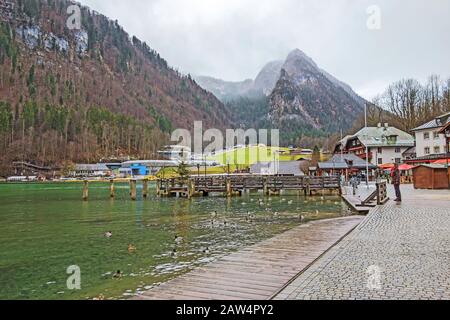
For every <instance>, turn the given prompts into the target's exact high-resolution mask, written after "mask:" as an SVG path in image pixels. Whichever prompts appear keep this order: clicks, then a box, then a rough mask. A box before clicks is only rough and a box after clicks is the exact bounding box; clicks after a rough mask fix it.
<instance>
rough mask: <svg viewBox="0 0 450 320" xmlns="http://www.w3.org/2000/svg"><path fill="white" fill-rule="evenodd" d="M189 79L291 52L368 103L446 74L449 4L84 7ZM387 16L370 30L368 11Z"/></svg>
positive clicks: (449, 69) (113, 0) (384, 0)
mask: <svg viewBox="0 0 450 320" xmlns="http://www.w3.org/2000/svg"><path fill="white" fill-rule="evenodd" d="M82 3H83V4H86V5H88V6H90V7H91V8H92V9H94V10H97V11H99V12H100V13H103V14H105V15H107V16H108V17H110V18H111V19H118V20H119V23H120V24H121V25H123V26H124V28H125V30H127V31H128V32H129V33H130V34H132V35H136V36H137V37H138V38H140V39H141V40H144V41H147V43H148V44H149V45H150V46H151V47H152V48H153V49H155V50H157V51H158V52H159V53H160V54H161V55H162V56H163V57H164V58H165V59H167V60H168V62H169V63H170V64H171V65H172V66H174V67H175V68H178V69H179V70H180V71H181V72H183V73H191V74H196V75H209V76H214V77H218V78H222V79H225V80H243V79H246V78H254V77H255V76H256V74H257V73H258V71H259V70H260V69H261V68H262V66H263V65H264V64H265V63H266V62H268V61H271V60H279V59H284V58H285V57H286V56H287V54H288V53H289V52H290V51H291V50H292V49H294V48H299V49H301V50H303V51H304V52H305V53H307V54H308V55H309V56H311V57H312V58H313V59H314V60H315V61H316V62H317V64H318V65H319V66H320V67H322V68H323V69H325V70H327V71H328V72H330V73H331V74H333V75H335V76H336V77H337V78H339V79H340V80H342V81H344V82H347V83H348V84H350V85H351V86H353V87H354V89H355V90H356V91H357V92H359V93H360V94H361V95H363V96H364V97H366V98H371V97H373V96H374V95H375V94H376V93H379V92H381V91H383V90H384V89H385V87H386V86H387V85H388V84H389V83H390V82H392V81H396V80H398V79H400V78H404V77H415V78H417V79H419V80H421V81H424V80H425V79H426V78H427V76H429V75H430V74H432V73H435V74H440V75H441V76H443V77H448V76H450V59H449V57H450V41H449V40H448V39H449V38H448V37H449V32H450V1H447V0H429V1H425V0H409V1H405V0H378V1H377V0H371V1H367V0H319V1H318V0H150V1H140V0H128V1H123V0H109V1H104V0H82ZM370 5H378V6H379V8H380V9H381V30H369V29H368V28H367V26H366V22H367V19H368V17H369V15H368V14H367V13H366V9H367V8H368V7H369V6H370Z"/></svg>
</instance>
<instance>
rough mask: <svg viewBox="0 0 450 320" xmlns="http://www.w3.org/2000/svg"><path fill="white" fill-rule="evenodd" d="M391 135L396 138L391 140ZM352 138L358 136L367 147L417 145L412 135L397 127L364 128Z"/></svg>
mask: <svg viewBox="0 0 450 320" xmlns="http://www.w3.org/2000/svg"><path fill="white" fill-rule="evenodd" d="M389 137H395V138H396V139H395V140H394V141H390V140H388V138H389ZM352 138H358V139H359V141H361V143H362V144H363V145H364V146H366V147H413V146H414V145H415V140H414V137H413V136H412V135H410V134H409V133H407V132H405V131H402V130H400V129H397V128H395V127H387V128H386V127H367V128H362V129H361V130H360V131H359V132H357V133H356V134H355V135H354V136H353V137H352Z"/></svg>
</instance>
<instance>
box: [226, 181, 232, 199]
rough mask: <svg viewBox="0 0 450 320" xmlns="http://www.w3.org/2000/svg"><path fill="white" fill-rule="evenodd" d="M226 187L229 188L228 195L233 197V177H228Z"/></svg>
mask: <svg viewBox="0 0 450 320" xmlns="http://www.w3.org/2000/svg"><path fill="white" fill-rule="evenodd" d="M225 183H226V189H227V197H231V196H232V195H233V189H232V187H231V179H230V178H227V179H226V182H225Z"/></svg>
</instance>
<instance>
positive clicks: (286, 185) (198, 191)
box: [157, 175, 341, 198]
mask: <svg viewBox="0 0 450 320" xmlns="http://www.w3.org/2000/svg"><path fill="white" fill-rule="evenodd" d="M340 181H341V180H340V177H339V176H329V177H310V176H303V177H300V176H261V175H221V176H195V177H194V176H191V177H186V178H171V179H160V180H158V181H157V194H158V195H159V196H168V197H170V196H181V197H186V198H191V197H194V196H208V195H209V194H211V193H221V194H223V195H226V196H228V197H231V196H233V195H242V193H244V192H247V191H249V192H252V191H263V193H264V194H266V195H272V194H280V192H282V191H299V192H303V193H304V194H305V195H311V194H313V193H317V192H325V191H331V192H333V191H336V192H338V193H339V194H340V192H341V184H340Z"/></svg>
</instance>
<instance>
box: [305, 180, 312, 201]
mask: <svg viewBox="0 0 450 320" xmlns="http://www.w3.org/2000/svg"><path fill="white" fill-rule="evenodd" d="M308 195H311V181H310V178H309V177H307V178H306V187H305V196H308Z"/></svg>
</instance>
